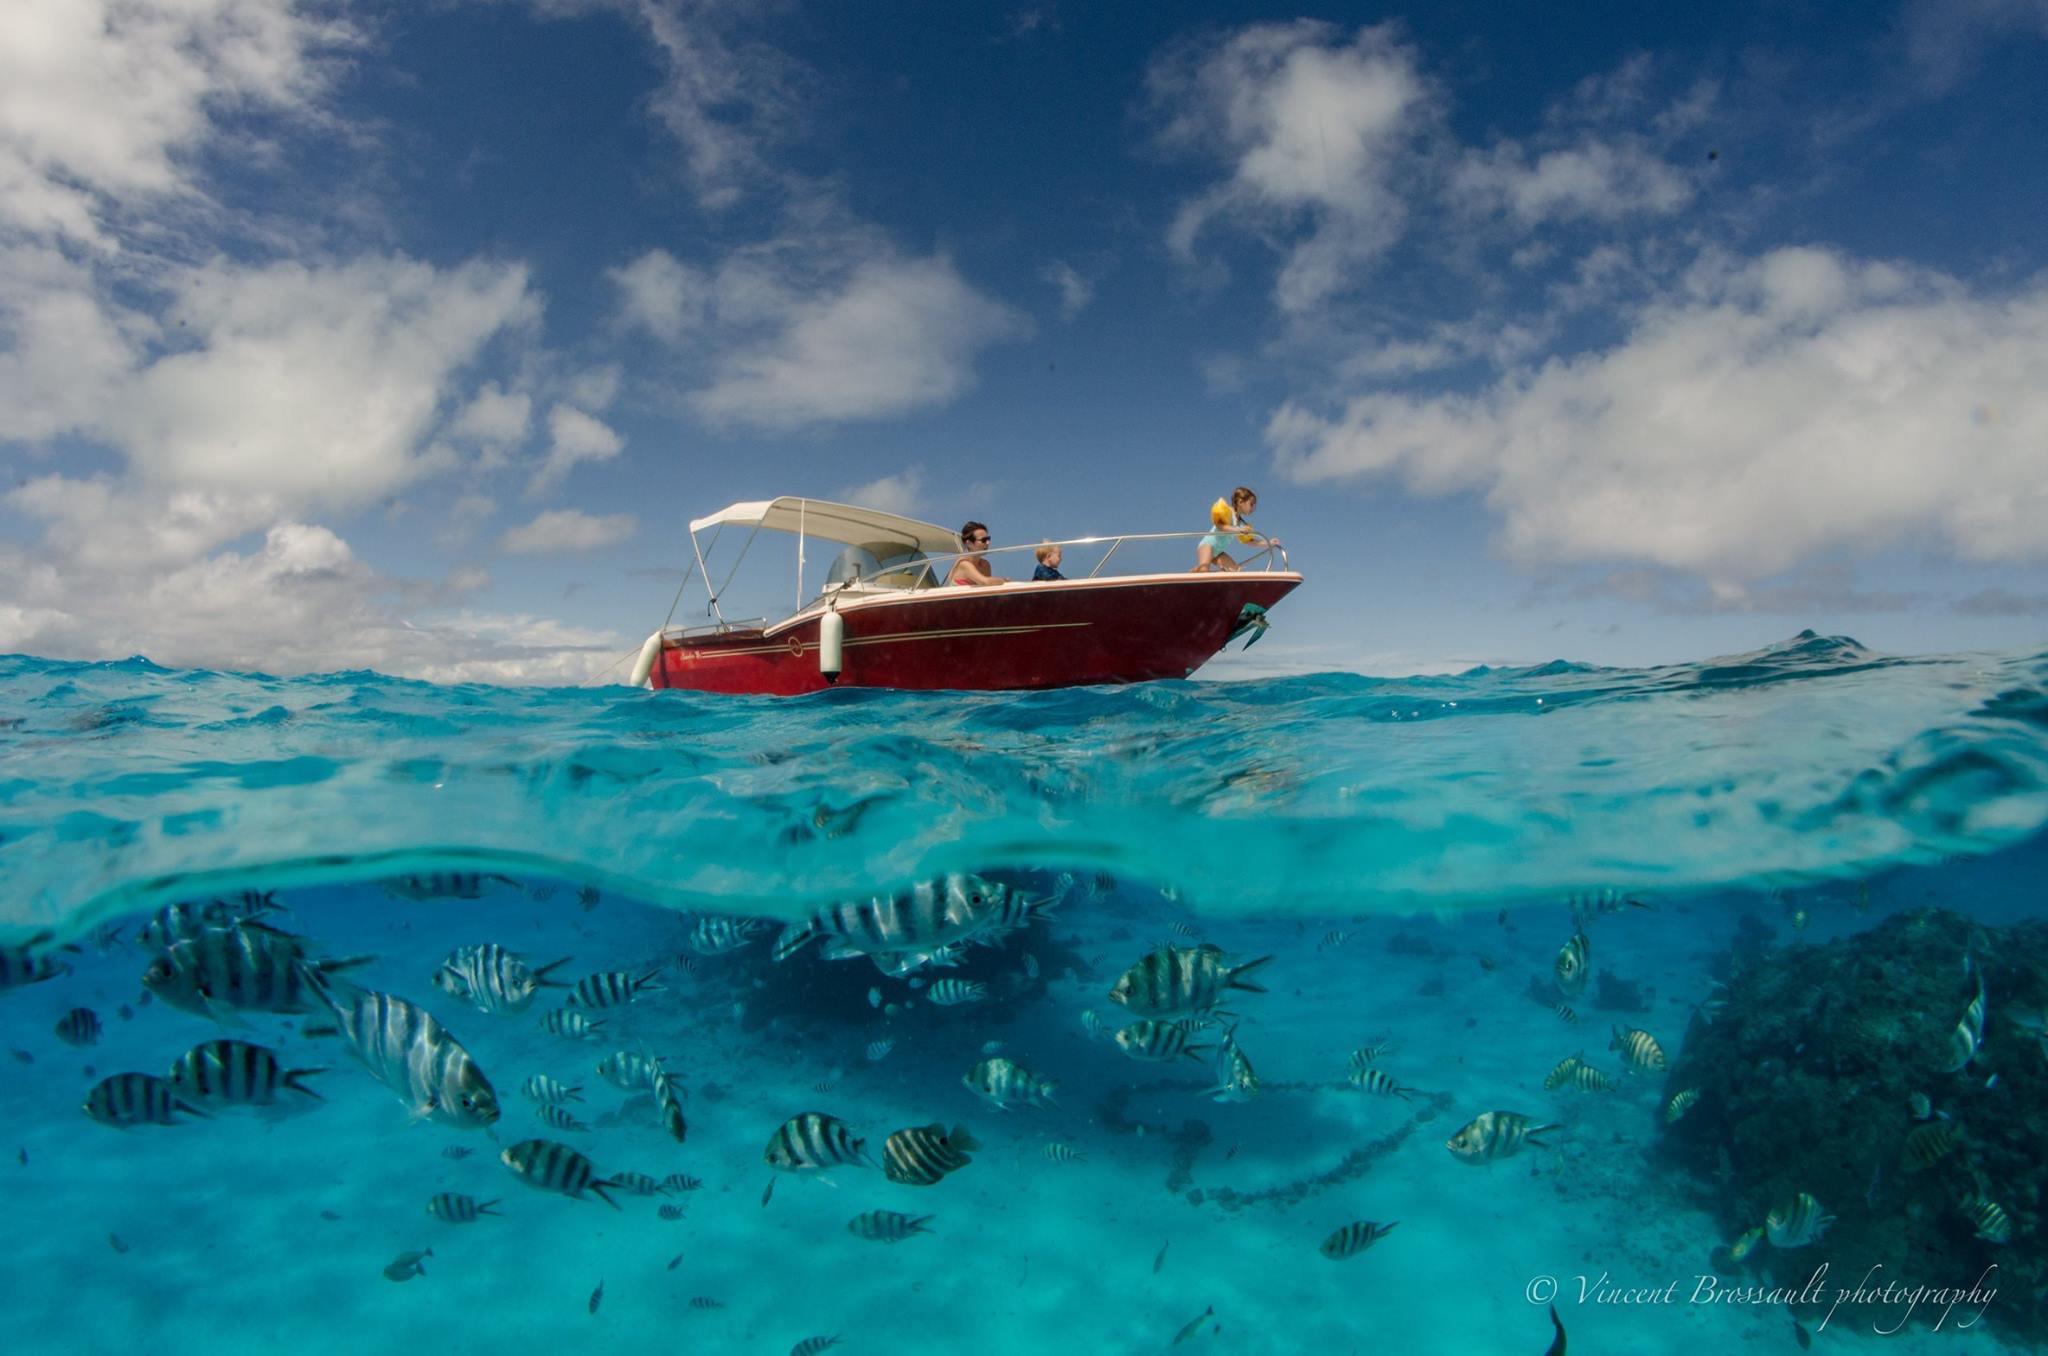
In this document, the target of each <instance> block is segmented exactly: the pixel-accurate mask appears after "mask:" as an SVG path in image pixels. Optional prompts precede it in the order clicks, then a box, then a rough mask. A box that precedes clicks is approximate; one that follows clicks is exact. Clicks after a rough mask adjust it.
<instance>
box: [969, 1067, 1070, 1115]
mask: <svg viewBox="0 0 2048 1356" xmlns="http://www.w3.org/2000/svg"><path fill="white" fill-rule="evenodd" d="M960 1081H961V1082H963V1083H965V1084H966V1085H967V1087H968V1089H969V1091H971V1092H973V1093H975V1094H977V1095H978V1096H980V1097H983V1098H985V1099H986V1100H987V1101H989V1102H990V1103H992V1104H993V1105H995V1106H996V1107H998V1108H1000V1109H1001V1110H1004V1111H1008V1110H1009V1109H1010V1108H1011V1107H1013V1106H1051V1105H1053V1104H1054V1103H1053V1098H1052V1095H1053V1093H1054V1092H1056V1091H1058V1090H1059V1084H1057V1083H1055V1082H1054V1081H1053V1080H1052V1079H1049V1078H1040V1077H1039V1076H1038V1075H1037V1074H1035V1073H1033V1072H1031V1070H1029V1069H1027V1068H1025V1067H1024V1066H1023V1065H1022V1064H1019V1063H1018V1062H1017V1061H1016V1060H1014V1059H1010V1058H1008V1057H1006V1056H1003V1055H997V1056H995V1057H994V1058H992V1059H984V1060H982V1061H981V1062H980V1063H978V1064H976V1065H975V1066H974V1067H973V1068H971V1069H969V1070H968V1071H967V1074H966V1076H965V1077H964V1078H962V1079H961V1080H960Z"/></svg>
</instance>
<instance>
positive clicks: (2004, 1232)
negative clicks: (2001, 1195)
mask: <svg viewBox="0 0 2048 1356" xmlns="http://www.w3.org/2000/svg"><path fill="white" fill-rule="evenodd" d="M1957 1206H1958V1207H1959V1208H1960V1209H1961V1210H1962V1212H1963V1217H1964V1218H1965V1219H1967V1220H1969V1221H1970V1223H1971V1224H1973V1225H1975V1226H1976V1229H1977V1237H1979V1238H1981V1239H1983V1240H1984V1241H1985V1242H1986V1243H2010V1242H2012V1216H2010V1215H2008V1214H2006V1212H2005V1207H2004V1206H2002V1205H2000V1204H1999V1203H1998V1202H1997V1201H1994V1200H1991V1199H1990V1198H1988V1197H1985V1196H1975V1195H1970V1196H1965V1197H1963V1198H1962V1200H1960V1201H1958V1202H1957Z"/></svg>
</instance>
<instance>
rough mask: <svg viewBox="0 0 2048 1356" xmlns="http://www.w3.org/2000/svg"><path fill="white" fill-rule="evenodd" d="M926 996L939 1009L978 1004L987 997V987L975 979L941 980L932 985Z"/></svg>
mask: <svg viewBox="0 0 2048 1356" xmlns="http://www.w3.org/2000/svg"><path fill="white" fill-rule="evenodd" d="M928 996H929V997H930V998H931V1000H932V1002H934V1003H937V1004H938V1005H939V1006H940V1007H952V1006H954V1005H956V1004H959V1003H979V1002H980V1001H981V1000H982V999H984V998H987V997H988V985H986V984H983V983H982V982H981V981H980V980H976V979H942V980H940V981H939V982H938V983H936V984H934V985H932V988H931V993H930V994H929V995H928Z"/></svg>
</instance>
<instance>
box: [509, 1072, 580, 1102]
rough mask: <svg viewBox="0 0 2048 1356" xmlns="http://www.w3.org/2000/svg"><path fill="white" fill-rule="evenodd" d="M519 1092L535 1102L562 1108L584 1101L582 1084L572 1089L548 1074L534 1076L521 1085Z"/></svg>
mask: <svg viewBox="0 0 2048 1356" xmlns="http://www.w3.org/2000/svg"><path fill="white" fill-rule="evenodd" d="M519 1090H520V1091H521V1092H523V1093H525V1094H526V1095H527V1096H528V1097H531V1098H532V1099H533V1100H534V1101H536V1102H544V1103H546V1104H547V1105H549V1106H561V1105H562V1104H563V1103H565V1102H580V1101H582V1100H583V1085H582V1084H580V1083H579V1084H577V1085H576V1086H575V1087H570V1086H569V1085H568V1084H566V1083H561V1082H558V1081H556V1080H555V1079H552V1078H550V1077H548V1076H547V1075H546V1074H534V1075H532V1076H531V1077H529V1078H528V1079H527V1080H526V1081H525V1082H524V1083H521V1084H520V1085H519Z"/></svg>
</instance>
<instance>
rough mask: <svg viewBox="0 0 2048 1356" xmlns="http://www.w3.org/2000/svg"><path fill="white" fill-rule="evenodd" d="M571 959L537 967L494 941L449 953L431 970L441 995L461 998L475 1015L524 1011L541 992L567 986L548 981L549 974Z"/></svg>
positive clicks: (550, 962)
mask: <svg viewBox="0 0 2048 1356" xmlns="http://www.w3.org/2000/svg"><path fill="white" fill-rule="evenodd" d="M572 959H574V958H573V957H570V956H564V957H562V958H561V959H560V960H557V961H549V962H548V963H547V964H546V965H542V966H539V967H537V968H536V967H533V966H529V965H528V964H527V963H526V961H525V960H524V959H523V958H521V957H520V956H519V955H517V954H516V953H514V952H511V951H507V950H506V949H505V948H504V947H502V946H499V945H498V944H497V943H496V942H485V943H484V944H483V945H481V946H464V947H458V948H456V949H455V950H454V951H451V952H449V953H448V959H447V960H444V961H442V962H441V968H440V969H438V970H436V971H434V979H433V983H434V987H435V988H437V989H439V990H440V991H441V992H443V993H445V994H447V995H449V996H450V997H452V998H460V999H462V1000H463V1001H465V1002H467V1003H469V1004H470V1005H471V1006H472V1007H474V1008H475V1009H476V1010H477V1011H478V1012H490V1013H499V1012H524V1011H526V1009H527V1007H528V1006H529V1005H531V1004H532V1002H533V996H534V995H535V994H536V993H539V992H540V991H541V990H542V989H544V988H554V989H563V988H567V987H568V986H567V985H566V984H563V983H562V982H561V981H560V980H556V979H549V978H548V972H549V971H551V970H555V969H558V968H560V967H561V966H564V965H567V964H568V963H569V962H570V961H571V960H572Z"/></svg>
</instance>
